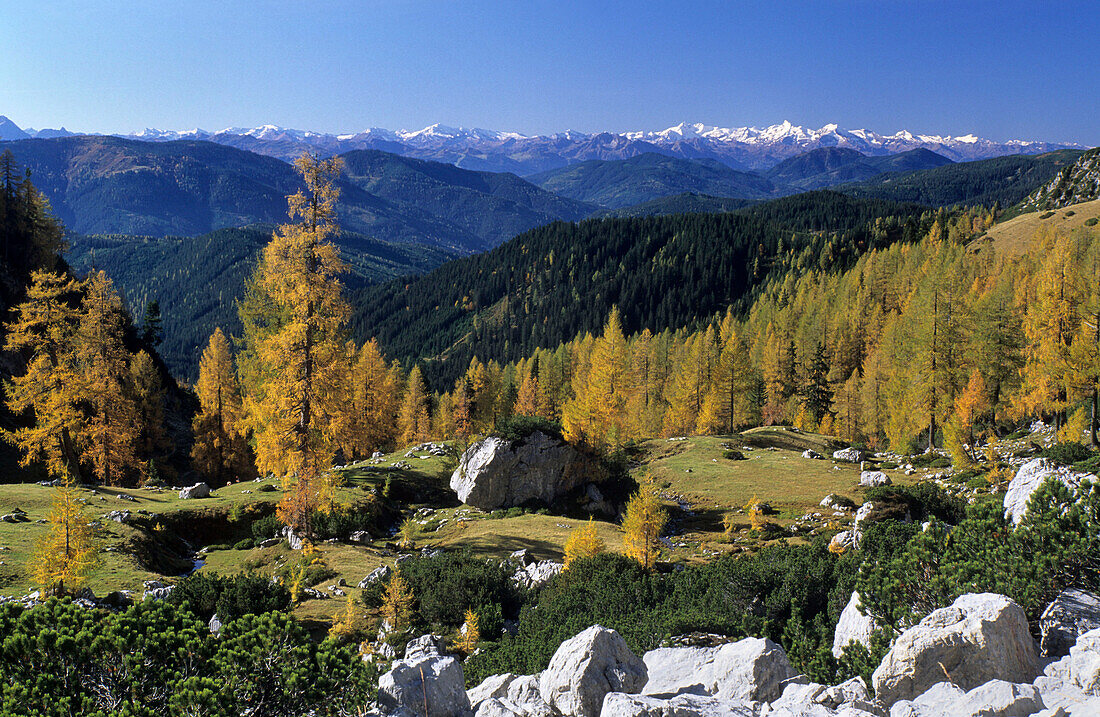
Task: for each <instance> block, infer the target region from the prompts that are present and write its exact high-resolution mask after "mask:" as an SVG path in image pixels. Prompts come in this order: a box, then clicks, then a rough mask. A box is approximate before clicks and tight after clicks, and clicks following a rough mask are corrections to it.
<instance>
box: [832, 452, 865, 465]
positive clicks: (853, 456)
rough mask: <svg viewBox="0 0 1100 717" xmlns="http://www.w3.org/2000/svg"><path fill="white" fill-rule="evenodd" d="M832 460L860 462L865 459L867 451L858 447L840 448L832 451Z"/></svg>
mask: <svg viewBox="0 0 1100 717" xmlns="http://www.w3.org/2000/svg"><path fill="white" fill-rule="evenodd" d="M833 460H834V461H844V462H845V463H860V462H862V461H865V460H867V453H866V452H865V451H861V450H859V449H858V448H842V449H841V450H839V451H833Z"/></svg>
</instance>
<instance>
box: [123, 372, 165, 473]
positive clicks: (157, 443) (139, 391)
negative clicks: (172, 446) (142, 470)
mask: <svg viewBox="0 0 1100 717" xmlns="http://www.w3.org/2000/svg"><path fill="white" fill-rule="evenodd" d="M130 385H131V386H133V390H134V400H135V403H136V408H137V414H138V436H137V445H136V448H137V451H138V455H139V456H141V457H143V458H146V459H150V460H151V459H152V458H154V457H155V456H158V455H160V454H161V453H163V452H164V450H165V449H166V448H167V447H168V435H167V433H166V432H165V428H164V383H163V382H162V381H161V378H160V370H159V369H158V368H157V365H156V363H155V362H154V361H153V357H152V356H150V355H149V353H148V352H147V351H144V350H142V351H138V352H137V353H136V354H135V355H134V357H133V359H132V360H131V361H130Z"/></svg>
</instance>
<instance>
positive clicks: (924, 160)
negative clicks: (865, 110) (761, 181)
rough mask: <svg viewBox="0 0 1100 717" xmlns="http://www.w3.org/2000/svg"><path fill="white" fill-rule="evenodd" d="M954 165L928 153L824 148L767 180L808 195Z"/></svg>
mask: <svg viewBox="0 0 1100 717" xmlns="http://www.w3.org/2000/svg"><path fill="white" fill-rule="evenodd" d="M951 163H952V162H951V160H950V159H948V158H947V157H944V156H941V155H938V154H936V153H935V152H933V151H931V150H928V149H912V150H909V151H908V152H901V153H899V154H889V155H885V156H867V155H865V154H863V153H861V152H857V151H855V150H854V149H845V148H843V147H821V148H819V149H814V150H811V151H809V152H806V153H805V154H800V155H798V156H797V157H791V158H790V159H787V160H784V161H782V162H780V163H779V164H777V165H776V166H774V167H772V168H771V169H769V170H768V171H767V172H765V173H764V176H765V177H767V178H768V179H770V180H772V181H773V182H775V183H776V184H781V185H785V186H787V187H790V188H791V189H797V190H803V191H805V190H812V189H822V188H824V187H831V186H834V185H837V184H846V183H849V182H857V181H861V180H865V179H870V178H871V177H875V176H878V175H880V174H883V173H886V172H914V171H918V170H922V169H931V168H933V167H942V166H943V165H946V164H951Z"/></svg>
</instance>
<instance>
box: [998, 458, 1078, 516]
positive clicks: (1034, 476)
mask: <svg viewBox="0 0 1100 717" xmlns="http://www.w3.org/2000/svg"><path fill="white" fill-rule="evenodd" d="M1048 478H1054V479H1055V480H1059V481H1061V482H1062V483H1064V484H1065V485H1066V486H1067V487H1069V488H1070V489H1071V490H1076V488H1077V486H1078V485H1079V484H1080V482H1081V476H1079V475H1077V474H1075V473H1073V472H1072V471H1070V470H1069V469H1067V468H1062V467H1059V466H1058V464H1057V463H1055V462H1054V461H1052V460H1050V459H1049V458H1035V459H1033V460H1030V461H1028V462H1027V463H1025V464H1023V465H1022V466H1020V469H1019V470H1017V471H1016V477H1014V478H1013V479H1012V481H1011V482H1009V484H1008V490H1007V491H1006V492H1005V499H1004V506H1005V518H1008V519H1010V520H1011V521H1012V522H1013V523H1014V524H1016V525H1019V524H1020V522H1021V521H1022V520H1023V519H1024V514H1025V513H1027V503H1028V501H1029V500H1031V495H1032V493H1034V492H1035V491H1036V490H1037V489H1038V488H1039V486H1041V485H1042V484H1043V482H1044V481H1046V480H1047V479H1048Z"/></svg>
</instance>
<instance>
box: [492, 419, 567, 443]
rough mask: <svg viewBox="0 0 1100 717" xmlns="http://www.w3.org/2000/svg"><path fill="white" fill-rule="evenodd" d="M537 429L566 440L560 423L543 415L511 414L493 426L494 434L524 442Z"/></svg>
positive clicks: (552, 436)
mask: <svg viewBox="0 0 1100 717" xmlns="http://www.w3.org/2000/svg"><path fill="white" fill-rule="evenodd" d="M535 431H541V432H542V433H545V434H546V435H547V436H550V437H551V438H557V439H558V440H564V439H563V434H562V428H561V424H560V423H555V422H553V421H549V420H547V419H545V418H542V417H541V416H509V417H508V418H502V419H501V420H499V421H497V423H496V425H495V426H494V427H493V433H492V435H494V436H499V437H501V438H504V439H505V440H509V441H512V442H514V443H522V442H523V441H524V440H526V439H527V437H528V436H530V435H531V434H532V433H534V432H535Z"/></svg>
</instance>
